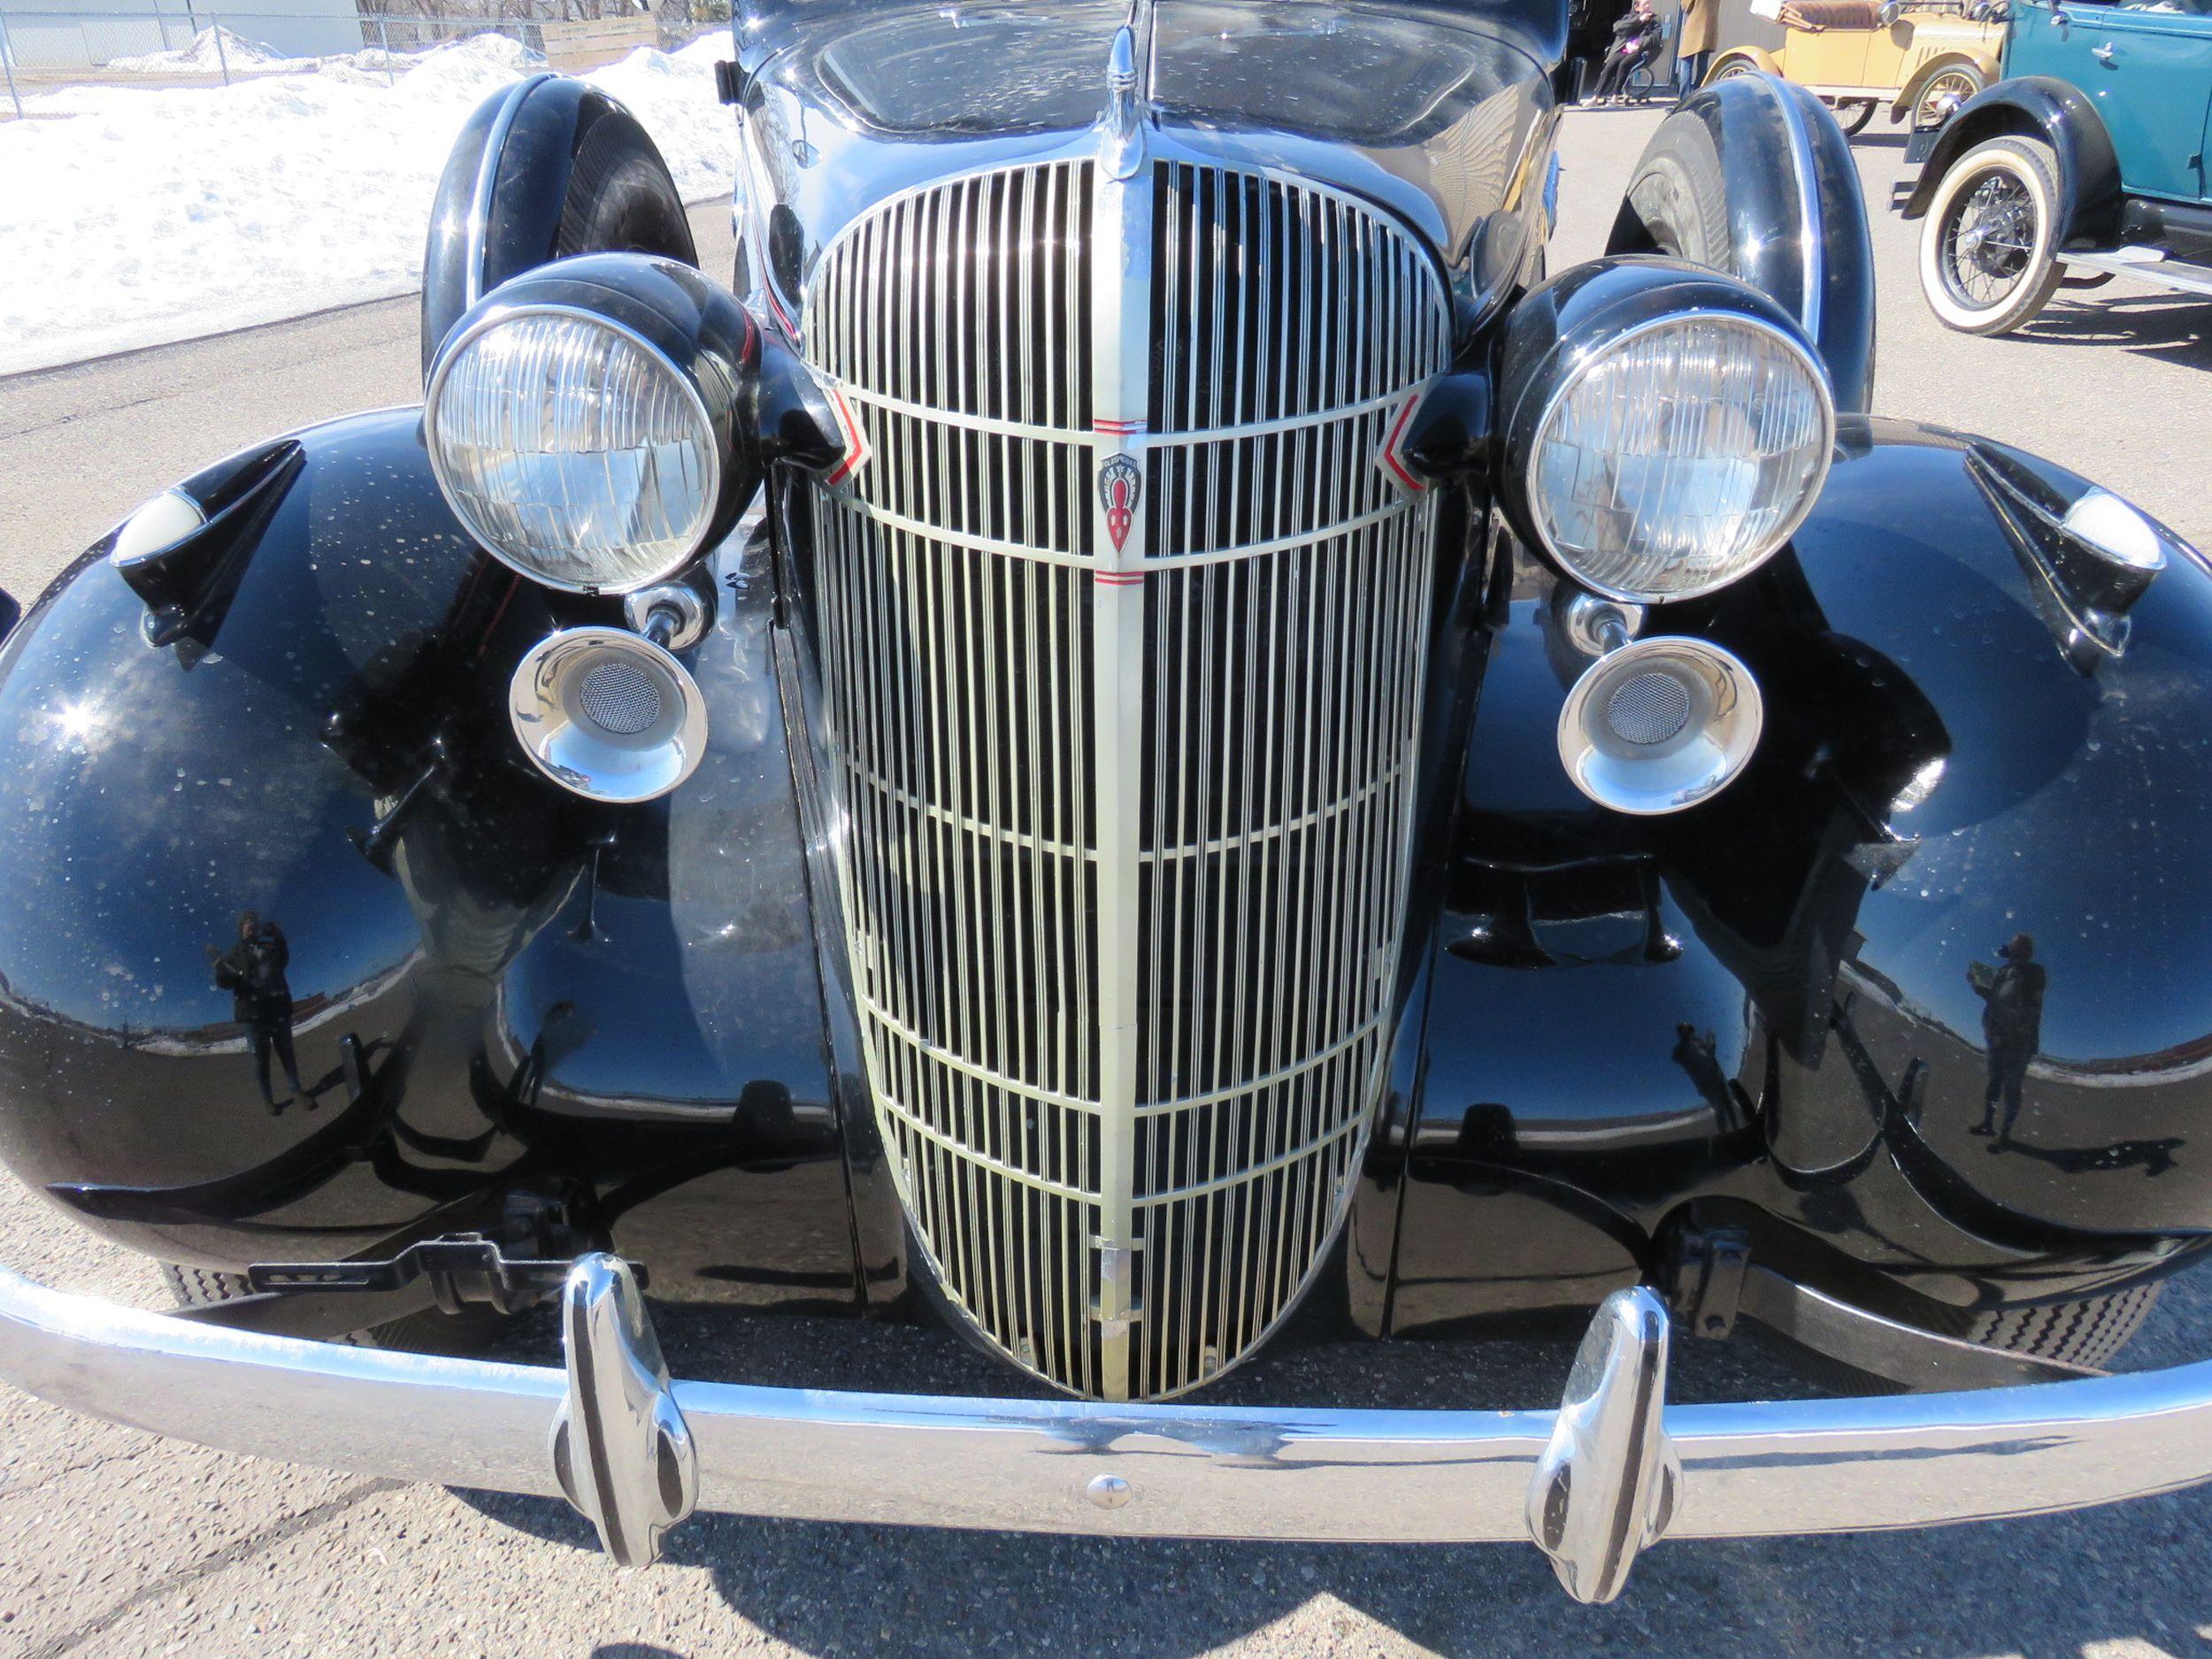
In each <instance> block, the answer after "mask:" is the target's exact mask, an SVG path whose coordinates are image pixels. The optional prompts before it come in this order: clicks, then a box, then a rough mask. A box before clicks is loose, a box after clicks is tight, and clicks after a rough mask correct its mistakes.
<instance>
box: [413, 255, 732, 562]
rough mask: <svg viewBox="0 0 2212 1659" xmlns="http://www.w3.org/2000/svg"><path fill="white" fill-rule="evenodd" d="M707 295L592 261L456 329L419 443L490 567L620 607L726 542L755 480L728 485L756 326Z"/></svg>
mask: <svg viewBox="0 0 2212 1659" xmlns="http://www.w3.org/2000/svg"><path fill="white" fill-rule="evenodd" d="M710 288H711V285H710V284H708V283H707V282H706V280H705V279H704V278H702V277H700V276H699V275H698V273H695V272H692V271H689V270H687V269H686V268H685V267H681V266H677V265H672V264H671V263H669V262H667V261H661V260H651V259H646V258H642V257H638V256H634V255H627V256H626V255H600V256H594V257H589V258H588V259H579V260H569V261H564V262H561V263H559V264H557V265H545V266H541V267H540V268H539V269H538V270H535V271H533V272H529V273H526V274H525V275H523V276H520V277H518V278H516V279H515V280H512V281H511V282H508V283H506V284H504V285H503V286H502V287H500V288H496V289H495V290H494V291H493V292H492V293H491V294H489V295H488V296H485V298H484V299H483V300H482V301H480V302H479V303H478V304H477V306H476V307H475V308H474V309H473V310H472V311H470V312H469V313H468V314H467V315H465V317H463V318H462V319H461V320H460V322H458V323H457V324H456V325H455V326H454V331H453V333H452V334H451V335H450V337H449V338H448V340H447V341H446V342H445V343H444V345H443V346H442V349H440V352H439V354H438V357H437V361H436V365H435V366H434V368H433V370H432V372H431V377H430V384H429V387H428V388H427V390H426V394H425V398H424V422H423V424H424V436H425V440H426V443H427V444H428V447H429V450H430V462H431V466H432V469H433V471H434V472H435V473H436V475H437V480H438V485H439V488H441V490H442V491H443V493H444V495H445V498H446V501H447V503H448V504H449V506H451V508H452V509H453V511H454V513H455V515H456V516H457V518H459V519H460V521H461V523H462V525H463V526H464V527H465V529H466V530H467V531H468V532H469V534H471V535H472V536H474V537H475V538H476V540H477V541H480V542H481V543H482V544H483V546H484V548H485V549H486V550H487V551H488V552H489V553H490V554H491V555H492V556H493V557H495V558H497V559H499V560H500V561H502V562H503V564H506V565H511V567H513V568H514V569H515V570H517V571H519V572H521V573H522V574H524V575H525V576H527V577H529V578H531V579H532V580H534V581H539V582H542V583H544V584H545V585H546V586H548V587H550V588H562V589H565V590H568V591H571V592H578V591H595V592H599V593H606V594H626V593H630V592H633V591H634V590H635V589H637V588H643V587H647V586H649V585H650V584H651V583H654V582H657V581H660V580H664V579H665V578H666V577H668V576H670V575H672V573H674V572H676V571H678V570H680V569H681V568H682V567H683V566H684V565H687V563H689V562H690V560H691V559H692V558H693V557H695V556H696V555H697V554H698V553H699V552H700V551H701V550H702V549H703V548H705V547H706V546H707V545H709V543H710V541H712V540H713V539H715V538H716V537H717V536H718V535H719V534H722V533H724V532H726V530H727V529H728V528H729V525H730V523H731V522H733V520H734V517H735V511H736V510H739V509H741V508H742V507H743V505H744V502H743V501H742V500H741V499H740V500H736V501H734V502H733V500H732V496H733V495H736V494H737V493H738V492H739V488H741V487H742V486H744V485H746V484H749V482H750V481H754V480H737V479H733V478H731V477H730V476H728V475H729V474H731V473H732V472H739V473H743V472H747V471H748V469H747V468H746V467H745V466H744V465H742V463H741V458H739V457H733V455H732V448H733V444H734V443H735V442H737V435H738V434H736V432H735V430H734V422H733V406H734V404H735V402H736V396H735V391H736V380H737V377H738V372H739V368H740V365H739V363H738V361H737V360H736V359H737V357H739V356H740V355H741V354H742V353H743V352H744V351H746V350H747V349H749V346H748V342H747V341H746V338H745V333H744V331H745V329H746V328H747V327H748V326H749V324H748V322H747V319H745V317H744V312H743V308H742V307H741V306H739V305H738V303H737V302H736V300H734V299H733V298H732V297H730V296H728V295H726V294H721V295H720V296H719V300H718V301H717V299H716V298H715V297H714V294H713V293H711V292H708V291H706V290H709V289H710ZM708 312H715V313H718V314H717V315H715V316H713V317H712V318H711V319H709V318H708V317H706V315H705V313H708ZM725 312H726V313H732V314H720V313H725ZM670 313H674V315H673V316H671V315H670ZM709 321H710V322H711V324H712V326H703V323H706V322H709ZM733 458H737V459H739V460H740V464H739V465H735V466H733V465H732V462H733ZM742 493H743V494H744V495H749V494H750V493H751V490H750V488H749V487H748V488H742Z"/></svg>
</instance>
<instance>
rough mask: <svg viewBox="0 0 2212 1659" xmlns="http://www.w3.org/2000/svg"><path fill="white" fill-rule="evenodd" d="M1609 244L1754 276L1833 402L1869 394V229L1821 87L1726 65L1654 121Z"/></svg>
mask: <svg viewBox="0 0 2212 1659" xmlns="http://www.w3.org/2000/svg"><path fill="white" fill-rule="evenodd" d="M1605 251H1606V252H1608V253H1664V254H1671V255H1674V256H1675V257H1679V258H1686V259H1688V260H1690V261H1691V262H1692V263H1693V264H1696V265H1708V266H1710V267H1711V268H1712V269H1714V270H1717V271H1721V272H1724V273H1727V274H1728V275H1730V276H1733V277H1737V278H1739V279H1740V280H1743V281H1746V282H1748V283H1749V284H1751V286H1752V287H1754V288H1759V289H1761V290H1762V291H1763V292H1764V293H1766V294H1767V295H1768V296H1770V297H1771V298H1772V299H1773V300H1775V302H1776V303H1778V304H1780V305H1781V306H1782V308H1783V309H1784V310H1786V311H1788V312H1789V313H1790V314H1791V315H1792V316H1793V317H1795V318H1796V319H1798V322H1799V324H1800V325H1801V326H1802V327H1803V328H1804V330H1805V334H1806V338H1807V339H1809V340H1810V341H1811V342H1813V344H1814V346H1815V347H1816V349H1817V350H1818V351H1819V354H1820V357H1821V361H1822V362H1823V363H1824V364H1825V365H1827V369H1828V378H1829V380H1830V382H1831V384H1832V386H1833V388H1834V391H1835V400H1836V407H1837V408H1838V409H1839V410H1840V411H1863V410H1864V409H1866V408H1868V407H1869V406H1870V403H1871V400H1872V398H1873V395H1874V357H1875V331H1874V296H1875V282H1874V242H1873V234H1872V232H1871V231H1870V229H1869V227H1868V225H1867V218H1866V199H1865V194H1864V192H1863V190H1862V189H1861V188H1860V185H1859V173H1858V165H1857V163H1856V162H1855V161H1854V160H1853V159H1852V156H1851V143H1850V141H1849V140H1848V139H1847V138H1846V137H1845V136H1844V135H1843V129H1842V128H1841V127H1838V126H1837V125H1836V118H1835V117H1834V116H1833V115H1832V114H1831V113H1829V111H1827V110H1826V109H1825V108H1824V107H1823V106H1822V104H1821V102H1820V100H1819V99H1818V98H1816V97H1815V96H1813V95H1812V94H1811V93H1809V92H1808V91H1806V90H1805V88H1802V87H1800V86H1794V85H1793V84H1791V83H1790V82H1789V81H1782V80H1779V79H1778V78H1776V77H1775V76H1772V75H1766V74H1752V75H1735V76H1732V77H1730V78H1729V79H1728V80H1725V81H1712V82H1709V83H1708V84H1707V85H1705V86H1703V87H1701V88H1699V89H1698V90H1697V91H1695V92H1694V93H1692V94H1691V95H1690V96H1688V97H1687V98H1685V99H1684V100H1683V101H1682V102H1681V103H1680V104H1678V105H1677V106H1676V107H1675V109H1674V110H1673V111H1672V112H1671V113H1670V114H1669V115H1668V116H1667V118H1666V119H1665V120H1663V121H1662V122H1661V123H1660V124H1659V130H1658V131H1657V132H1655V133H1654V134H1652V137H1651V142H1649V143H1648V144H1647V145H1646V146H1645V148H1644V154H1643V158H1642V159H1641V160H1640V161H1639V162H1638V163H1637V166H1636V171H1635V173H1634V174H1633V175H1632V178H1631V180H1630V182H1629V187H1628V191H1627V194H1626V195H1625V196H1624V198H1623V200H1622V203H1621V208H1620V212H1619V215H1618V216H1617V218H1616V219H1615V220H1614V222H1613V231H1612V235H1611V237H1610V238H1609V241H1608V242H1607V243H1606V248H1605Z"/></svg>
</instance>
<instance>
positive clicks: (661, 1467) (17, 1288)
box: [0, 1256, 2212, 1601]
mask: <svg viewBox="0 0 2212 1659" xmlns="http://www.w3.org/2000/svg"><path fill="white" fill-rule="evenodd" d="M562 1333H563V1338H564V1341H565V1347H566V1350H567V1366H566V1369H565V1371H557V1370H553V1369H550V1368H547V1367H539V1366H528V1365H512V1364H503V1363H492V1362H488V1361H481V1360H461V1359H446V1358H436V1357H429V1356H420V1355H412V1354H403V1353H394V1352H388V1351H386V1350H382V1349H376V1348H347V1347H340V1346H336V1345H334V1344H329V1343H321V1342H308V1341H301V1340H295V1339H291V1338H286V1337H273V1336H264V1335H259V1334H257V1333H247V1332H239V1331H229V1330H224V1329H220V1328H218V1327H215V1326H211V1325H200V1324H195V1323H189V1322H186V1321H181V1320H177V1319H171V1318H165V1317H162V1316H161V1315H159V1314H153V1313H142V1312H138V1311H136V1310H130V1309H125V1308H119V1307H117V1306H114V1305H112V1304H111V1303H107V1302H100V1301H97V1300H95V1299H93V1298H90V1297H85V1296H75V1295H69V1294H63V1293H61V1292H58V1291H54V1290H50V1289H47V1288H45V1287H44V1286H39V1285H35V1284H33V1283H32V1282H30V1281H29V1280H27V1279H23V1278H21V1277H19V1276H18V1275H16V1274H14V1273H12V1272H9V1271H6V1270H4V1269H0V1379H5V1380H7V1381H9V1382H12V1383H13V1384H14V1385H15V1386H18V1387H19V1388H22V1389H24V1390H25V1391H27V1393H30V1394H36V1395H38V1396H39V1397H40V1398H42V1399H44V1400H49V1401H51V1402H54V1403H55V1404H57V1405H62V1406H67V1407H70V1408H73V1409H76V1410H80V1411H84V1412H88V1413H90V1414H92V1415H94V1416H96V1417H105V1418H108V1419H110V1420H111V1421H113V1422H116V1423H121V1424H127V1425H130V1426H132V1427H134V1428H139V1429H144V1430H147V1431H149V1432H152V1433H156V1434H165V1435H171V1436H173V1437H175V1438H177V1439H179V1440H189V1441H193V1442H196V1443H197V1444H199V1445H202V1446H210V1447H215V1448H220V1449H222V1450H225V1451H232V1452H243V1453H248V1454H250V1455H256V1456H260V1457H269V1458H275V1459H278V1460H280V1461H282V1462H288V1463H310V1464H314V1465H317V1466H319V1467H322V1468H327V1469H337V1470H346V1471H357V1472H360V1473H364V1474H376V1475H382V1476H388V1477H396V1478H399V1479H408V1480H425V1481H435V1482H438V1483H440V1484H442V1485H448V1486H463V1487H474V1488H479V1489H484V1490H490V1491H497V1492H512V1493H524V1494H537V1495H542V1496H563V1497H566V1498H567V1499H568V1500H569V1501H570V1502H572V1503H573V1504H574V1505H575V1506H576V1508H577V1509H580V1510H581V1511H582V1512H583V1513H584V1514H585V1515H587V1516H588V1517H590V1518H591V1519H592V1521H593V1522H594V1523H595V1525H597V1527H598V1529H599V1534H600V1537H601V1540H603V1542H604V1543H605V1545H606V1547H607V1548H608V1549H609V1550H610V1551H611V1553H612V1554H613V1555H615V1556H616V1558H617V1559H618V1560H619V1561H621V1562H623V1563H626V1564H632V1565H638V1564H642V1563H645V1562H648V1561H649V1560H651V1559H652V1557H653V1555H654V1554H655V1552H656V1550H657V1548H658V1544H659V1540H660V1537H661V1535H662V1533H664V1532H665V1531H666V1530H667V1529H668V1528H669V1527H671V1526H673V1525H675V1524H676V1523H677V1522H679V1521H680V1520H681V1519H682V1518H683V1517H685V1516H686V1515H687V1514H688V1513H689V1512H690V1511H691V1509H693V1508H694V1507H695V1506H696V1507H699V1508H703V1509H710V1510H718V1511H725V1512H729V1513H735V1514H742V1515H758V1516H773V1517H781V1518H785V1519H792V1520H810V1521H864V1522H876V1523H887V1522H888V1523H910V1524H918V1525H933V1526H959V1527H980V1528H989V1529H996V1530H1004V1531H1013V1532H1088V1533H1098V1534H1104V1535H1110V1536H1121V1537H1179V1538H1265V1539H1284V1540H1317V1541H1324V1542H1378V1541H1394V1540H1409V1541H1414V1540H1417V1541H1421V1542H1430V1543H1456V1542H1468V1541H1490V1540H1534V1541H1535V1543H1536V1544H1537V1545H1538V1546H1539V1547H1540V1548H1542V1549H1543V1550H1544V1551H1545V1553H1546V1554H1547V1555H1549V1556H1550V1557H1551V1559H1552V1562H1553V1564H1554V1565H1555V1567H1556V1568H1557V1570H1558V1572H1559V1577H1560V1581H1561V1582H1562V1583H1563V1585H1564V1586H1566V1588H1567V1590H1568V1592H1569V1594H1571V1595H1573V1596H1575V1597H1576V1598H1577V1599H1578V1600H1581V1601H1608V1600H1610V1599H1611V1598H1612V1597H1613V1596H1615V1595H1617V1594H1619V1593H1620V1590H1621V1587H1622V1586H1623V1584H1624V1582H1625V1580H1626V1578H1627V1574H1628V1571H1629V1568H1630V1566H1631V1565H1632V1563H1633V1562H1634V1560H1635V1558H1636V1555H1637V1554H1638V1552H1639V1551H1640V1550H1641V1549H1642V1548H1644V1547H1645V1546H1646V1545H1647V1544H1649V1543H1651V1542H1653V1541H1655V1540H1658V1539H1659V1538H1661V1537H1662V1536H1664V1537H1667V1538H1744V1537H1764V1536H1771V1535H1775V1534H1780V1533H1799V1532H1861V1531H1867V1530H1871V1529H1878V1528H1888V1527H1901V1526H1924V1525H1933V1524H1937V1523H1941V1522H1948V1521H1971V1520H1989V1519H1995V1518H1997V1517H2005V1516H2019V1515H2038V1514H2043V1513H2047V1512H2049V1511H2052V1510H2056V1509H2076V1508H2080V1507H2082V1506H2085V1505H2088V1504H2095V1503H2105V1502H2111V1501H2113V1500H2116V1499H2119V1498H2128V1497H2136V1496H2141V1495H2145V1494H2152V1493H2158V1492H2170V1491H2173V1490H2176V1489H2177V1488H2180V1487H2185V1486H2193V1485H2195V1484H2197V1483H2199V1482H2200V1481H2204V1480H2206V1479H2212V1362H2203V1363H2195V1364H2190V1365H2183V1366H2177V1367H2175V1368H2173V1369H2171V1370H2168V1371H2145V1372H2139V1373H2134V1374H2131V1375H2126V1376H2117V1377H2104V1378H2097V1379H2088V1380H2082V1381H2066V1382H2054V1383H2039V1384H2035V1385H2032V1386H2018V1387H2003V1388H1990V1389H1983V1390H1978V1391H1976V1392H1973V1393H1969V1394H1910V1395H1896V1396H1883V1397H1878V1398H1866V1399H1843V1400H1817V1401H1790V1402H1768V1403H1763V1404H1742V1405H1674V1406H1670V1405H1667V1404H1666V1403H1665V1390H1666V1371H1667V1346H1668V1335H1669V1331H1668V1318H1667V1312H1666V1308H1665V1305H1664V1303H1663V1302H1661V1300H1660V1299H1659V1297H1658V1296H1657V1295H1655V1294H1654V1293H1652V1292H1651V1291H1649V1290H1644V1289H1638V1290H1625V1291H1617V1292H1616V1293H1615V1294H1613V1295H1612V1296H1611V1297H1609V1299H1608V1300H1607V1301H1606V1302H1605V1303H1604V1305H1603V1306H1602V1307H1601V1309H1600V1310H1598V1313H1597V1316H1596V1317H1595V1318H1594V1320H1593V1321H1592V1323H1591V1326H1590V1330H1589V1333H1588V1334H1587V1335H1586V1337H1585V1338H1584V1340H1583V1343H1582V1347H1581V1350H1580V1352H1579V1353H1578V1355H1577V1356H1576V1359H1575V1363H1574V1365H1573V1368H1572V1370H1571V1372H1570V1374H1569V1377H1568V1380H1567V1386H1566V1394H1565V1398H1564V1401H1563V1403H1562V1405H1561V1408H1560V1409H1558V1410H1557V1411H1481V1410H1471V1411H1363V1410H1310V1409H1302V1410H1271V1409H1254V1408H1240V1407H1236V1408H1233V1407H1219V1406H1212V1407H1209V1406H1184V1405H1174V1404H1167V1405H1112V1406H1109V1405H1099V1404H1094V1403H1091V1402H1082V1401H1072V1400H1068V1401H1061V1400H976V1399H954V1398H944V1397H937V1396H930V1395H920V1394H914V1395H909V1394H837V1393H828V1392H824V1391H818V1390H814V1389H803V1388H765V1387H755V1386H747V1385H741V1384H734V1383H706V1382H675V1383H672V1382H670V1381H669V1379H668V1372H667V1370H666V1367H665V1366H664V1364H663V1363H662V1360H661V1355H660V1348H659V1344H658V1343H657V1340H655V1338H654V1335H653V1331H652V1326H651V1324H650V1322H649V1319H648V1317H647V1315H646V1311H645V1303H644V1300H643V1298H642V1297H641V1295H640V1294H639V1293H638V1290H637V1286H636V1285H635V1283H634V1280H633V1279H632V1277H631V1275H630V1272H629V1270H628V1269H627V1268H626V1267H625V1266H624V1265H623V1264H622V1263H621V1262H620V1261H618V1260H617V1259H616V1258H614V1257H612V1256H586V1257H584V1258H582V1259H581V1260H580V1261H579V1262H578V1263H577V1264H576V1266H575V1269H574V1271H572V1273H571V1275H570V1278H569V1280H568V1284H567V1286H566V1289H565V1292H564V1307H563V1320H562Z"/></svg>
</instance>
